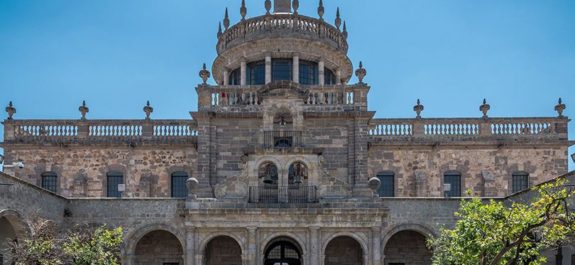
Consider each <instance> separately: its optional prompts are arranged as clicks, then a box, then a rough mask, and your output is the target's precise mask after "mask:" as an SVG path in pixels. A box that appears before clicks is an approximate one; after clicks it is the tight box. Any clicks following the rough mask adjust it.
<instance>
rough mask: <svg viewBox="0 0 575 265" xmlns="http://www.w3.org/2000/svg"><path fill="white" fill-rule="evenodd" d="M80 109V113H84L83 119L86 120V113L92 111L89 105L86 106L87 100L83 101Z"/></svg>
mask: <svg viewBox="0 0 575 265" xmlns="http://www.w3.org/2000/svg"><path fill="white" fill-rule="evenodd" d="M78 111H80V114H82V118H81V119H82V120H86V113H88V112H90V108H88V106H86V101H85V100H83V101H82V106H80V107H79V108H78Z"/></svg>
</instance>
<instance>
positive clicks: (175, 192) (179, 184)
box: [171, 171, 188, 198]
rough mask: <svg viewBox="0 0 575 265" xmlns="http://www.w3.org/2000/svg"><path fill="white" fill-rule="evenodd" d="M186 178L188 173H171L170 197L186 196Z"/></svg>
mask: <svg viewBox="0 0 575 265" xmlns="http://www.w3.org/2000/svg"><path fill="white" fill-rule="evenodd" d="M186 180H188V173H186V172H183V171H177V172H174V173H172V189H171V190H172V198H185V197H187V196H188V189H187V188H186Z"/></svg>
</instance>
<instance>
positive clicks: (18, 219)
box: [0, 209, 32, 238]
mask: <svg viewBox="0 0 575 265" xmlns="http://www.w3.org/2000/svg"><path fill="white" fill-rule="evenodd" d="M0 218H6V220H7V221H8V222H9V223H10V225H11V226H12V227H13V228H14V232H16V237H17V238H27V237H28V236H29V235H30V234H31V233H32V229H31V227H30V224H29V223H28V222H26V220H25V219H24V217H23V216H22V215H21V214H20V213H19V212H18V211H15V210H10V209H5V210H1V211H0Z"/></svg>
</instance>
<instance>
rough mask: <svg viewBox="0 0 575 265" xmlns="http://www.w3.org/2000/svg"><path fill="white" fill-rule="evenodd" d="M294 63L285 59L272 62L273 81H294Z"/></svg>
mask: <svg viewBox="0 0 575 265" xmlns="http://www.w3.org/2000/svg"><path fill="white" fill-rule="evenodd" d="M292 70H293V68H292V61H291V60H284V59H276V60H272V80H273V81H277V80H292Z"/></svg>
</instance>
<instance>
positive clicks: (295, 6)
mask: <svg viewBox="0 0 575 265" xmlns="http://www.w3.org/2000/svg"><path fill="white" fill-rule="evenodd" d="M291 6H292V8H293V14H294V15H297V14H298V13H297V10H298V9H299V0H293V3H292V4H291Z"/></svg>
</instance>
